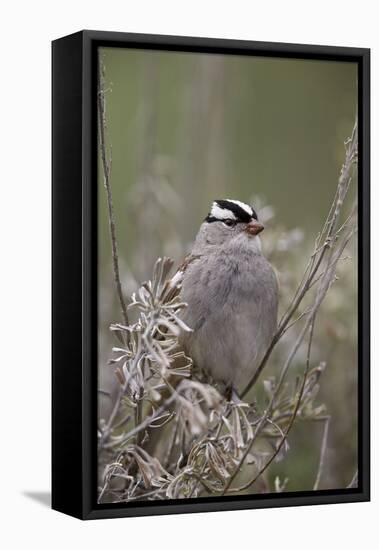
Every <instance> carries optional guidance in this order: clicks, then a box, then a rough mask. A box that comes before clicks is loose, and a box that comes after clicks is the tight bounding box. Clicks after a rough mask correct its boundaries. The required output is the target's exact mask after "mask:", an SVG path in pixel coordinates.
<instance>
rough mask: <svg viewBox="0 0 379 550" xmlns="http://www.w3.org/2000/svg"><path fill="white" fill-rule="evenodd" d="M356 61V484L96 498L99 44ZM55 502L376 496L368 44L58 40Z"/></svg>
mask: <svg viewBox="0 0 379 550" xmlns="http://www.w3.org/2000/svg"><path fill="white" fill-rule="evenodd" d="M99 46H114V47H122V48H144V49H155V50H167V51H169V50H170V51H181V52H183V51H185V52H203V53H217V54H231V55H244V56H245V55H247V56H248V55H255V56H256V55H258V56H265V57H270V56H275V57H286V58H302V59H321V60H338V61H347V62H349V61H351V62H356V63H358V74H359V85H358V90H359V93H358V95H359V97H358V119H359V153H358V154H359V168H358V181H359V193H358V195H359V232H358V254H359V256H358V259H359V279H358V282H359V308H358V314H359V327H358V330H359V345H358V354H359V376H358V382H359V399H358V411H359V419H358V437H359V456H358V461H359V464H358V466H359V479H358V486H357V488H352V489H341V490H318V491H309V492H298V493H288V492H287V493H282V494H264V495H252V496H236V497H222V498H201V499H191V500H181V501H174V500H172V501H165V502H162V501H159V502H135V503H133V504H129V505H125V504H124V505H118V504H101V505H99V504H97V503H96V487H97V480H96V478H97V463H96V424H97V390H96V388H97V361H96V358H97V127H96V120H97V115H96V89H97V88H96V85H97V84H96V77H97V64H96V61H97V48H98V47H99ZM52 61H53V67H52V93H53V125H52V137H53V146H52V156H53V169H52V180H53V197H52V210H53V227H52V230H53V250H52V256H53V266H52V277H53V290H52V304H53V305H52V307H53V311H52V321H53V329H52V347H53V353H52V376H53V382H52V507H53V508H54V509H55V510H58V511H61V512H64V513H66V514H70V515H72V516H75V517H77V518H81V519H96V518H112V517H124V516H143V515H155V514H173V513H187V512H204V511H218V510H240V509H247V508H266V507H279V506H300V505H309V504H328V503H342V502H358V501H367V500H369V499H370V336H369V335H370V50H369V49H363V48H346V47H335V46H311V45H300V44H282V43H266V42H250V41H240V40H223V39H222V40H220V39H208V38H194V37H191V38H190V37H179V36H158V35H156V36H154V35H144V34H130V33H116V32H100V31H81V32H78V33H75V34H72V35H70V36H66V37H63V38H61V39H58V40H55V41H54V42H53V43H52Z"/></svg>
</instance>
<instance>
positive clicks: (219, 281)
mask: <svg viewBox="0 0 379 550" xmlns="http://www.w3.org/2000/svg"><path fill="white" fill-rule="evenodd" d="M277 295H278V291H277V280H276V276H275V273H274V271H273V269H272V267H271V265H270V264H269V263H268V262H267V260H266V259H265V258H264V257H263V256H262V255H260V254H251V252H249V253H248V252H246V253H242V254H241V252H240V251H239V253H238V254H236V253H234V252H233V251H230V250H229V251H225V252H220V251H218V252H217V253H214V254H208V255H205V256H202V257H201V258H199V259H198V260H196V261H195V262H193V263H192V264H191V265H190V266H189V267H188V270H187V272H186V273H185V276H184V280H183V285H182V291H181V296H182V299H183V300H184V301H185V302H187V304H188V307H187V308H186V309H185V310H184V313H183V320H184V321H185V322H186V323H187V325H188V326H189V327H191V328H192V329H193V332H192V333H184V334H182V336H181V341H182V345H183V347H184V349H185V351H186V353H187V354H188V355H189V356H190V357H191V358H192V359H193V361H194V362H195V363H196V364H197V366H198V367H200V368H201V369H203V370H204V371H205V372H207V373H209V374H210V375H211V376H212V377H213V378H214V379H215V380H216V381H220V382H224V383H226V384H228V385H233V386H234V387H236V388H237V389H239V390H242V389H243V386H244V385H245V384H246V383H247V382H248V380H249V379H250V377H251V376H252V375H253V373H254V371H255V369H256V368H257V365H258V362H259V360H260V359H261V358H262V355H263V354H264V352H265V351H266V349H267V347H268V345H269V343H270V341H271V338H272V335H273V333H274V330H275V328H276V322H277Z"/></svg>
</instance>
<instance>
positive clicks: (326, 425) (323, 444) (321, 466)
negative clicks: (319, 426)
mask: <svg viewBox="0 0 379 550" xmlns="http://www.w3.org/2000/svg"><path fill="white" fill-rule="evenodd" d="M329 424H330V416H327V417H326V418H325V420H324V430H323V434H322V442H321V451H320V461H319V465H318V470H317V476H316V480H315V483H314V485H313V490H314V491H317V489H318V487H319V484H320V480H321V476H322V473H323V471H324V466H325V456H326V449H327V445H328V433H329Z"/></svg>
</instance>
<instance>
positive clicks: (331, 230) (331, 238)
mask: <svg viewBox="0 0 379 550" xmlns="http://www.w3.org/2000/svg"><path fill="white" fill-rule="evenodd" d="M357 154H358V129H357V119H356V120H355V124H354V128H353V132H352V135H351V137H350V138H349V139H348V141H347V142H346V155H345V162H344V164H343V166H342V169H341V173H340V177H339V181H338V186H337V191H336V195H335V198H334V201H333V203H332V207H331V209H330V211H329V214H328V216H327V218H326V221H325V223H324V226H323V228H322V230H321V232H320V234H319V236H318V237H317V239H316V246H315V252H314V254H313V255H312V257H311V259H310V261H309V262H308V265H307V267H306V268H305V270H304V275H303V278H302V281H301V283H300V285H299V287H298V289H297V291H296V293H295V296H294V298H293V300H292V302H291V304H290V306H289V308H288V310H287V311H286V313H285V314H284V315H283V317H282V319H281V321H280V323H279V326H278V328H277V331H276V333H275V334H274V336H273V338H272V341H271V343H270V345H269V347H268V349H267V351H266V353H265V355H264V357H263V358H262V360H261V362H260V364H259V366H258V368H257V369H256V371H255V373H254V375H253V376H252V378H251V380H250V382H249V383H248V385H247V386H246V388H245V389H244V391H243V392H242V393H241V398H243V397H244V396H245V395H246V394H247V393H248V392H249V391H250V390H251V388H252V387H253V386H254V385H255V384H256V382H257V380H258V378H259V376H260V374H261V373H262V371H263V369H264V367H265V366H266V364H267V361H268V359H269V358H270V356H271V353H272V351H273V349H274V347H275V346H276V344H277V343H278V341H279V340H280V338H281V337H282V335H283V334H284V332H285V330H286V327H287V325H288V324H289V322H290V321H291V319H292V317H293V315H294V314H295V312H296V311H297V309H298V307H299V305H300V303H301V302H302V300H303V298H304V296H305V295H306V293H307V292H308V290H309V288H310V287H311V285H312V282H313V281H314V279H315V277H316V275H317V273H318V270H319V268H320V266H321V264H322V261H323V260H324V257H325V254H326V252H327V251H328V250H329V249H330V248H331V247H332V246H333V244H334V242H335V240H336V239H337V237H338V233H339V231H336V227H337V223H338V220H339V217H340V213H341V207H342V204H343V202H344V199H345V197H346V193H347V191H348V189H349V185H350V182H351V176H350V173H351V170H352V167H353V165H354V164H355V162H356V159H357ZM322 239H323V244H322V245H321V247H320V246H319V243H320V242H321V241H322Z"/></svg>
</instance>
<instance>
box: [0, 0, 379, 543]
mask: <svg viewBox="0 0 379 550" xmlns="http://www.w3.org/2000/svg"><path fill="white" fill-rule="evenodd" d="M82 28H87V29H90V28H93V29H101V30H118V31H134V32H144V33H160V34H182V35H200V36H209V37H223V38H240V39H251V40H265V41H283V42H299V43H302V42H303V43H314V44H332V45H344V46H362V47H371V48H372V55H373V62H372V71H373V74H372V97H373V102H374V105H373V118H372V121H373V129H372V138H373V146H372V150H373V151H374V152H375V151H377V149H378V145H379V144H378V119H377V109H376V101H375V99H376V98H375V96H377V95H378V75H379V70H378V69H379V67H378V58H377V52H378V40H379V38H378V37H379V35H378V32H377V16H376V13H375V2H374V1H372V0H361V1H360V2H354V1H352V0H334V1H333V2H332V1H330V0H328V1H325V0H317V1H313V2H305V1H304V0H287V1H283V0H279V1H272V0H271V1H270V0H261V1H259V2H254V1H252V0H251V1H249V2H243V1H242V0H234V1H233V2H230V1H224V0H218V1H217V2H211V1H209V0H208V1H204V0H203V1H198V0H191V1H182V2H180V1H178V0H176V1H175V0H172V1H168V0H160V1H154V0H151V1H142V0H140V1H139V2H137V1H136V0H133V1H128V0H124V1H123V2H116V1H114V0H108V1H107V2H104V1H101V2H100V1H98V0H92V1H90V0H82V1H78V0H76V1H72V0H65V1H60V2H57V1H55V2H45V1H41V0H33V1H32V2H30V1H29V2H26V1H19V2H12V3H11V2H7V3H3V5H2V29H1V33H0V40H1V45H2V47H1V49H0V52H1V58H0V59H1V65H0V66H1V69H0V71H1V76H2V79H1V80H2V83H1V86H0V94H1V101H0V139H1V148H0V151H1V158H2V160H1V164H0V179H1V186H0V197H1V199H0V208H1V211H0V224H1V231H0V239H1V255H0V259H1V266H2V267H1V270H0V277H1V281H0V311H1V342H2V345H1V347H0V365H1V367H0V368H1V374H0V379H1V394H0V406H1V408H2V409H3V412H2V413H1V416H0V422H1V432H2V434H3V436H2V438H1V439H2V441H1V443H2V445H1V447H2V450H1V452H0V460H1V462H2V463H3V462H4V464H2V467H1V470H0V472H1V481H0V506H1V508H2V510H1V516H0V517H1V523H2V531H1V535H2V536H1V538H2V539H4V538H5V537H7V538H8V541H7V542H6V543H5V544H4V545H3V547H4V548H21V547H23V546H26V545H28V547H31V548H37V547H38V548H41V549H44V548H48V547H54V548H56V549H61V548H64V549H67V548H68V547H69V545H70V546H71V547H75V548H80V547H84V546H86V547H87V548H104V547H106V548H107V549H111V548H116V547H126V546H129V547H131V546H132V547H133V549H136V548H138V547H141V548H142V545H143V546H144V547H145V546H147V545H150V544H151V546H150V548H154V549H160V548H165V549H168V548H176V549H183V550H184V549H187V548H192V549H195V548H200V547H206V545H207V546H212V547H214V548H232V547H234V548H236V547H238V545H241V546H240V548H242V547H243V548H245V547H248V546H249V547H251V548H253V547H254V548H262V547H264V548H271V547H273V546H274V545H275V546H276V547H280V548H283V549H286V548H291V549H293V548H303V547H304V548H305V547H306V548H309V549H316V548H317V549H322V548H332V547H334V546H338V547H339V548H344V549H350V548H354V549H356V548H357V546H358V545H360V544H365V543H368V542H369V541H370V539H372V540H377V539H378V536H377V525H376V521H377V517H378V511H379V506H378V501H377V498H376V497H377V489H376V487H377V485H378V483H377V479H378V475H377V473H376V472H377V471H378V468H379V465H378V453H377V452H375V447H376V446H377V442H378V437H377V436H376V435H375V433H373V436H374V437H373V448H374V462H373V499H374V502H373V503H371V504H369V503H367V504H366V503H365V504H348V505H336V506H320V507H307V508H288V509H277V510H262V511H245V512H233V513H231V512H228V513H214V514H201V515H187V516H174V517H155V518H138V519H129V520H126V519H123V520H111V521H97V522H90V523H86V524H83V523H81V522H79V521H78V520H74V519H72V518H69V517H65V516H63V515H61V514H58V513H56V512H52V511H50V510H49V509H48V508H47V507H46V506H42V505H41V504H40V503H38V502H36V501H35V500H33V499H31V498H30V497H27V496H25V492H42V493H44V492H47V491H48V490H49V483H50V395H49V391H50V40H52V39H54V38H57V37H59V36H63V35H65V34H69V33H71V32H73V31H76V30H80V29H82ZM373 156H374V158H373V171H372V182H373V200H374V209H373V212H374V214H375V213H376V211H377V208H378V191H377V186H376V177H377V175H378V171H377V160H376V158H375V155H373ZM373 217H374V219H373V245H374V248H376V247H375V244H376V243H375V238H376V237H377V235H378V223H379V222H378V216H377V215H374V216H373ZM376 256H377V255H376V254H375V255H374V257H373V275H374V280H375V275H378V265H377V257H376ZM373 297H374V300H375V301H374V306H375V305H376V306H378V305H379V304H378V290H377V288H374V289H373ZM373 311H374V314H373V323H374V325H373V326H374V327H375V322H376V321H378V311H379V307H374V308H373ZM374 336H375V333H374ZM373 344H374V345H373V348H374V352H375V351H376V350H377V346H376V345H375V340H374V343H373ZM373 366H374V367H375V365H373ZM374 370H375V369H373V371H374ZM373 374H374V384H373V385H374V391H373V395H374V396H375V394H376V392H377V384H376V381H377V375H376V374H375V372H374V373H373ZM378 403H379V399H378V397H376V398H375V399H374V403H373V412H374V413H375V414H374V418H373V420H374V422H373V427H374V429H375V428H376V426H377V422H376V420H377V418H378ZM375 470H376V471H375ZM4 516H5V517H4ZM116 545H117V546H116Z"/></svg>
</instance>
